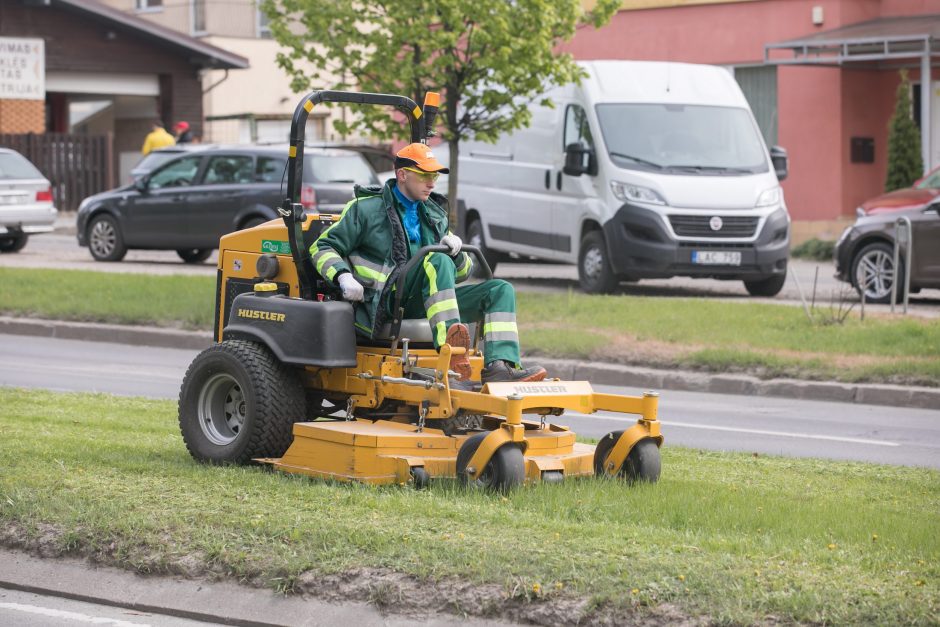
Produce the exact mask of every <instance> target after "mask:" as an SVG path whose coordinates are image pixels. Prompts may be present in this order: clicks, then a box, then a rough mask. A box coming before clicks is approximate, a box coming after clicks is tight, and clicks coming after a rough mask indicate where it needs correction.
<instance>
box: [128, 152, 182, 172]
mask: <svg viewBox="0 0 940 627" xmlns="http://www.w3.org/2000/svg"><path fill="white" fill-rule="evenodd" d="M178 156H180V151H179V150H173V151H162V150H154V151H153V152H151V153H150V154H148V155H147V156H146V157H144V158H143V159H141V160H140V162H139V163H138V164H137V165H135V166H134V170H138V171H140V172H150V171H151V170H155V169H156V168H157V167H158V166H161V165H163V164H164V163H166V162H167V161H169V160H170V159H172V158H173V157H178Z"/></svg>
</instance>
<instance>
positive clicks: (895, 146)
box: [885, 70, 924, 192]
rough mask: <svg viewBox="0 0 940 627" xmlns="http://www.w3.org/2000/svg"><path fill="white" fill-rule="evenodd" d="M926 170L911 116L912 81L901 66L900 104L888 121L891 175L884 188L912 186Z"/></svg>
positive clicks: (898, 103) (918, 135)
mask: <svg viewBox="0 0 940 627" xmlns="http://www.w3.org/2000/svg"><path fill="white" fill-rule="evenodd" d="M923 174H924V160H923V156H922V155H921V146H920V131H919V130H918V129H917V125H916V124H914V120H913V119H912V118H911V84H910V83H909V82H908V80H907V71H905V70H901V84H900V85H898V97H897V106H896V107H895V108H894V115H893V116H891V122H890V123H889V124H888V176H887V178H886V180H885V191H886V192H892V191H894V190H896V189H901V188H904V187H910V186H911V185H913V184H914V181H916V180H917V179H919V178H920V177H921V176H923Z"/></svg>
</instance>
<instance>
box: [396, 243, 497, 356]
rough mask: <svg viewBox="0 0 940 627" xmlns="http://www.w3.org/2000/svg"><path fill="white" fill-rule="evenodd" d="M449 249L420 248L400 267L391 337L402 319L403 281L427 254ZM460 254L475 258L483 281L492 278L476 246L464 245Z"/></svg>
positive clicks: (434, 245) (491, 272)
mask: <svg viewBox="0 0 940 627" xmlns="http://www.w3.org/2000/svg"><path fill="white" fill-rule="evenodd" d="M449 252H450V248H448V247H447V246H444V245H443V244H431V245H430V246H422V247H421V248H420V249H419V250H418V252H416V253H415V254H414V256H413V257H412V258H411V259H409V260H408V261H407V262H406V263H405V265H404V266H402V269H401V272H399V274H398V278H397V279H396V280H395V306H394V307H392V312H393V314H394V317H393V318H392V329H391V331H392V337H394V338H397V337H398V332H399V331H400V330H401V321H402V318H403V317H404V311H403V310H402V307H401V295H402V293H403V292H404V290H405V279H406V278H407V276H408V273H409V272H411V269H412V268H414V267H415V266H416V265H418V264H419V263H421V262H422V261H423V260H424V258H425V256H426V255H428V253H449ZM460 252H462V253H467V254H468V255H473V256H474V257H476V260H477V261H478V262H479V263H480V267H481V268H482V269H483V279H484V280H488V279H492V278H493V270H492V269H491V268H490V264H488V263H486V259H485V258H484V257H483V253H482V252H480V249H479V248H477V247H476V246H472V245H470V244H464V245H463V246H461V247H460ZM396 343H397V342H396Z"/></svg>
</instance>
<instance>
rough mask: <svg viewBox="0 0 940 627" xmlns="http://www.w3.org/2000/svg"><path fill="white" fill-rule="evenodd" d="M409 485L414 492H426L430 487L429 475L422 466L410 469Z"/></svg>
mask: <svg viewBox="0 0 940 627" xmlns="http://www.w3.org/2000/svg"><path fill="white" fill-rule="evenodd" d="M411 485H413V486H414V488H415V490H426V489H427V488H429V487H431V475H429V474H428V471H427V470H425V469H424V468H423V467H422V466H412V467H411Z"/></svg>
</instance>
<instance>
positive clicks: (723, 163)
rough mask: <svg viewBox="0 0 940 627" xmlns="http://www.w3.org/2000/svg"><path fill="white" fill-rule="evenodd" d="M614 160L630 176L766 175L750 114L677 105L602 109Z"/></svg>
mask: <svg viewBox="0 0 940 627" xmlns="http://www.w3.org/2000/svg"><path fill="white" fill-rule="evenodd" d="M597 117H598V120H599V121H600V126H601V133H602V134H603V136H604V143H605V144H607V150H608V152H609V154H610V157H611V159H612V160H613V161H614V163H616V164H617V165H618V166H620V167H622V168H625V169H628V170H644V171H648V172H662V173H664V174H683V175H690V174H691V175H696V174H701V175H706V176H715V175H742V174H755V173H758V172H767V171H768V170H769V167H768V166H767V156H766V155H765V154H764V147H763V144H762V143H761V141H760V137H759V135H758V131H757V128H756V127H755V125H754V123H753V122H752V121H751V117H750V116H749V115H748V112H747V110H745V109H740V108H735V107H711V106H701V105H673V104H599V105H597Z"/></svg>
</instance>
